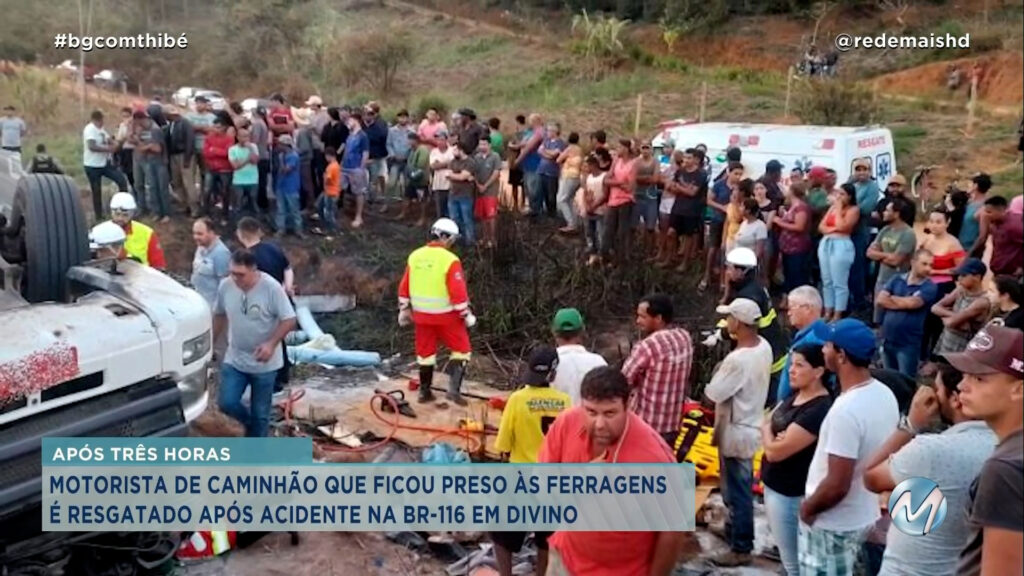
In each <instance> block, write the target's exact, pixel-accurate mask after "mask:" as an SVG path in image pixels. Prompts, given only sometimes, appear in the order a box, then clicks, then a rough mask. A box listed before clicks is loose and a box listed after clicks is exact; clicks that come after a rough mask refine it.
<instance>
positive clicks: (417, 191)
mask: <svg viewBox="0 0 1024 576" xmlns="http://www.w3.org/2000/svg"><path fill="white" fill-rule="evenodd" d="M405 197H406V198H408V199H409V200H422V199H424V198H426V197H427V187H426V186H419V185H417V184H414V183H412V182H410V183H409V184H407V185H406V186H405Z"/></svg>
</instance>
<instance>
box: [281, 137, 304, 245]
mask: <svg viewBox="0 0 1024 576" xmlns="http://www.w3.org/2000/svg"><path fill="white" fill-rule="evenodd" d="M293 146H294V144H293V141H292V137H291V136H290V135H288V134H282V135H281V136H278V138H277V174H275V177H274V195H275V196H276V197H277V235H278V236H283V235H284V234H285V233H286V232H289V231H291V232H294V233H295V235H296V236H298V237H299V238H302V237H303V236H302V218H301V217H300V216H299V190H300V189H301V187H302V184H301V180H300V179H299V178H300V175H299V154H298V152H296V151H295V149H294V147H293Z"/></svg>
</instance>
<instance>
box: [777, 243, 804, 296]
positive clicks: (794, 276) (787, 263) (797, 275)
mask: <svg viewBox="0 0 1024 576" xmlns="http://www.w3.org/2000/svg"><path fill="white" fill-rule="evenodd" d="M810 259H811V253H810V252H803V253H800V254H783V255H782V279H783V285H784V286H785V290H786V292H792V291H793V289H795V288H799V287H800V286H806V285H808V284H810V283H811V264H810Z"/></svg>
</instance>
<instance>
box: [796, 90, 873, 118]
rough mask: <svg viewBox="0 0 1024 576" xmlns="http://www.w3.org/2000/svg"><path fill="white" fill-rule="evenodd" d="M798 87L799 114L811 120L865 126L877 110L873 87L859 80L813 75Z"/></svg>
mask: <svg viewBox="0 0 1024 576" xmlns="http://www.w3.org/2000/svg"><path fill="white" fill-rule="evenodd" d="M796 90H797V98H796V112H797V115H798V116H800V119H801V120H803V121H804V122H806V123H808V124H817V125H822V126H862V125H864V124H870V123H871V122H872V120H873V119H874V117H875V113H876V111H877V106H876V104H875V100H874V96H873V95H872V93H871V91H870V90H869V89H867V88H865V87H864V86H862V85H860V84H857V83H855V82H850V81H846V80H836V79H825V80H815V79H811V80H807V81H805V82H803V83H801V85H799V86H798V87H797V89H796Z"/></svg>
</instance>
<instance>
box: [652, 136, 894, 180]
mask: <svg viewBox="0 0 1024 576" xmlns="http://www.w3.org/2000/svg"><path fill="white" fill-rule="evenodd" d="M667 140H671V141H672V142H674V143H675V147H676V149H677V150H685V149H686V148H693V147H696V146H698V145H700V144H703V145H705V146H706V147H707V149H708V152H707V157H708V161H709V165H708V166H707V167H706V168H707V170H708V176H709V177H710V178H714V177H715V176H716V175H717V174H718V173H719V172H721V171H722V169H723V168H725V165H726V163H727V162H726V159H725V153H726V150H727V149H729V148H732V147H738V148H739V149H740V150H741V151H742V157H741V162H742V164H743V167H744V169H745V170H746V175H747V176H748V177H750V178H758V177H760V176H761V174H763V173H764V168H765V165H766V164H767V163H768V162H769V161H771V160H778V161H779V162H781V163H782V165H783V166H784V168H783V170H782V180H783V183H784V184H788V183H789V179H790V173H791V172H792V170H793V169H796V168H799V169H800V170H802V171H803V172H804V173H807V171H808V170H810V169H811V167H813V166H824V167H826V168H831V169H833V170H835V171H836V175H837V181H838V182H839V183H843V182H846V181H847V180H848V179H849V178H850V175H851V174H853V163H854V161H856V160H859V159H861V158H864V159H867V160H868V161H869V162H870V163H871V175H872V176H873V177H874V178H875V179H876V180H877V181H878V187H879V189H881V190H885V186H886V184H887V183H888V182H889V178H890V177H891V176H892V175H893V174H895V173H896V153H895V151H894V150H893V141H892V133H891V132H890V131H889V129H888V128H882V127H880V126H862V127H858V128H850V127H840V126H788V125H784V124H744V123H738V122H703V123H698V122H694V121H691V120H685V119H679V120H670V121H667V122H662V123H661V124H659V125H658V132H657V134H656V135H655V136H654V138H653V139H652V147H653V148H654V149H655V151H656V153H657V154H658V155H661V151H662V150H663V149H664V146H665V142H666V141H667Z"/></svg>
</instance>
